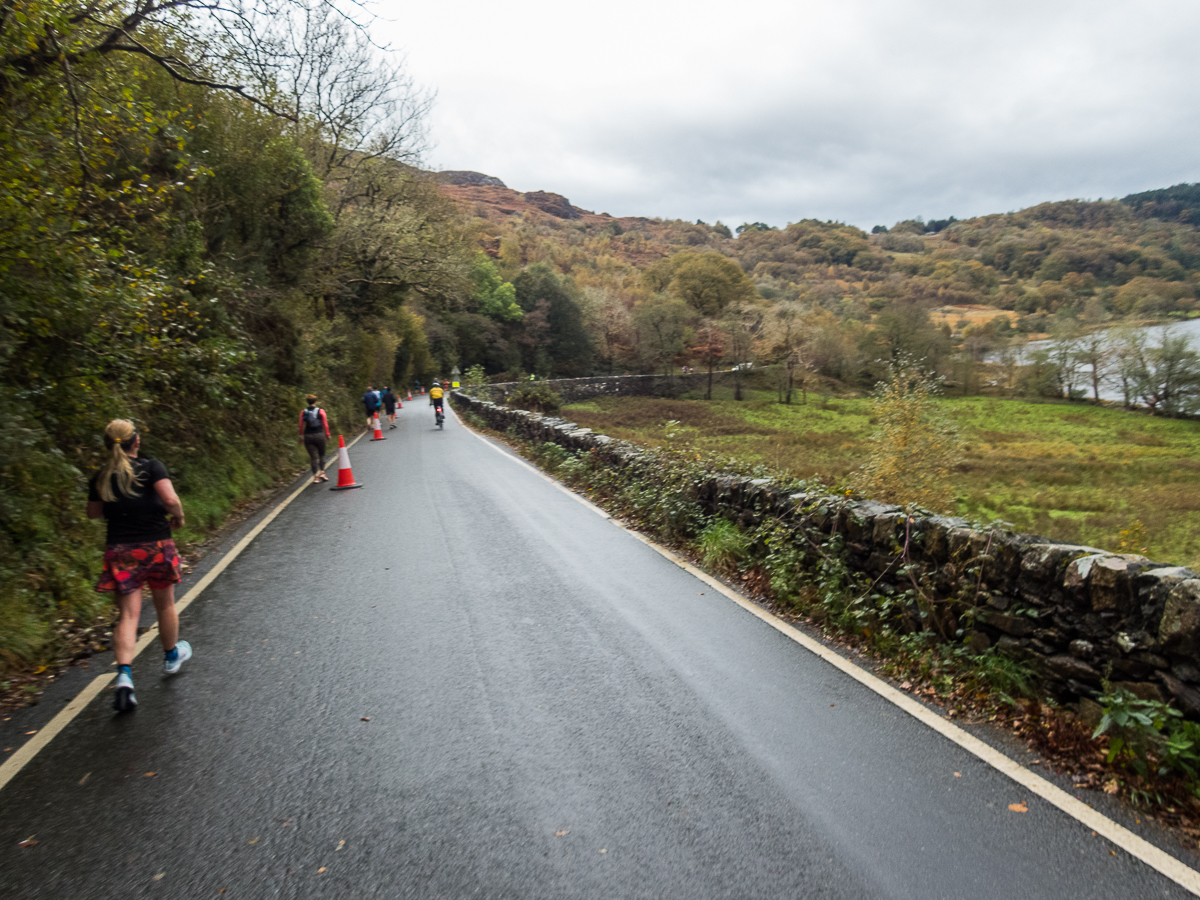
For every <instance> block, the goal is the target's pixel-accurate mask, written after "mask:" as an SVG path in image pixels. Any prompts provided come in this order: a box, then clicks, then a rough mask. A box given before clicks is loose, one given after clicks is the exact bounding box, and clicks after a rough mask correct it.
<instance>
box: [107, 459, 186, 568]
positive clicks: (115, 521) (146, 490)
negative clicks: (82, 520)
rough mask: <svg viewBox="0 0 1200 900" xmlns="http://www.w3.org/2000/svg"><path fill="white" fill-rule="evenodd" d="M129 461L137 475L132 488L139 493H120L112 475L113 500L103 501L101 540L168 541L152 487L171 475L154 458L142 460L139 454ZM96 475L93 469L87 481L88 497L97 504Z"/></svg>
mask: <svg viewBox="0 0 1200 900" xmlns="http://www.w3.org/2000/svg"><path fill="white" fill-rule="evenodd" d="M129 462H130V463H131V464H132V465H133V474H134V475H135V476H140V478H141V484H140V485H136V486H135V488H134V489H135V490H137V491H139V492H140V493H139V494H138V496H136V497H127V496H125V495H123V494H122V493H121V492H120V490H119V489H118V488H117V476H116V475H113V476H112V490H113V493H114V494H115V495H116V497H117V499H116V500H114V501H112V502H111V503H110V502H108V501H107V500H105V501H103V502H104V518H105V519H107V520H108V537H107V538H106V539H105V543H107V544H109V545H110V546H111V545H112V544H144V543H148V542H150V541H169V540H171V526H170V525H169V524H168V523H167V508H166V507H165V506H163V502H162V500H160V499H159V498H158V492H157V491H155V490H154V484H155V482H158V481H162V480H163V479H164V478H170V477H171V475H170V473H169V472H167V467H166V466H165V465H163V464H162V463H161V462H160V461H159V460H157V459H142V458H141V457H140V456H139V457H134V458H133V459H131V460H130V461H129ZM99 475H100V473H99V472H97V473H96V474H95V475H93V476H92V480H91V481H90V482H88V500H90V501H93V502H97V503H99V502H101V500H100V492H99V491H98V490H96V479H97V478H98V477H99Z"/></svg>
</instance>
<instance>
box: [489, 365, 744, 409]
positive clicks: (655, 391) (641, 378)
mask: <svg viewBox="0 0 1200 900" xmlns="http://www.w3.org/2000/svg"><path fill="white" fill-rule="evenodd" d="M734 377H735V376H734V375H733V374H732V373H730V372H714V373H713V386H714V387H717V386H722V385H728V384H732V383H733V379H734ZM743 377H744V376H743ZM531 383H533V382H527V381H512V382H506V383H504V384H485V385H477V386H472V387H470V388H467V389H465V390H466V391H468V392H469V393H470V394H471V395H472V396H475V397H479V398H481V399H485V400H491V401H492V402H493V403H504V402H505V400H507V399H508V397H509V395H510V394H512V393H513V392H514V391H517V390H519V389H521V388H523V387H528V386H529V385H530V384H531ZM536 384H537V385H538V386H542V385H545V386H546V387H549V388H550V389H551V390H552V391H554V392H555V393H556V394H558V395H559V396H560V397H562V398H563V402H564V403H579V402H581V401H584V400H590V399H592V398H593V397H678V396H679V395H680V394H683V393H684V392H686V391H702V390H704V388H705V385H707V384H708V373H707V372H689V373H687V374H679V375H598V376H595V377H592V378H559V379H552V380H550V381H539V382H536Z"/></svg>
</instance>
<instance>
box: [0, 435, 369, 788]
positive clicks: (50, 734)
mask: <svg viewBox="0 0 1200 900" xmlns="http://www.w3.org/2000/svg"><path fill="white" fill-rule="evenodd" d="M364 434H366V432H365V431H364V432H362V433H361V434H359V435H358V437H356V438H354V440H352V441H351V442H350V443H349V444H347V445H346V447H347V448H350V447H353V446H354V445H355V444H357V443H358V441H359V439H360V438H361V437H362V436H363V435H364ZM311 484H312V482H311V481H306V482H304V484H302V485H301V486H300V487H298V488H296V490H294V491H292V493H291V494H289V495H288V496H287V498H285V499H284V500H283V501H282V502H281V503H280V504H279V505H278V506H276V507H275V508H274V509H273V510H271V512H270V513H268V514H267V516H266V517H265V518H264V519H263V520H262V521H261V522H259V523H258V524H257V525H255V526H254V528H252V529H251V530H250V531H249V533H247V534H246V536H245V537H243V538H242V539H241V540H240V541H238V542H237V543H236V544H234V545H233V547H232V548H230V550H229V552H228V553H226V554H225V555H224V556H223V557H221V560H220V561H219V562H218V563H217V564H216V565H215V566H213V567H212V568H211V569H209V570H208V571H207V572H205V573H204V577H203V578H201V579H200V580H199V581H197V582H196V583H195V584H194V585H192V587H191V589H190V590H189V591H188V592H187V593H186V594H184V595H183V596H182V597H181V598H180V599H178V600H176V601H175V610H176V612H180V613H182V612H183V611H184V610H185V609H187V608H188V606H190V605H191V603H192V601H194V600H195V599H196V598H197V597H199V596H200V594H202V593H203V592H204V589H205V588H207V587H208V586H209V585H210V584H212V583H213V582H214V581H215V580H216V578H217V576H218V575H220V574H221V573H222V572H224V571H225V570H226V569H227V568H228V567H229V564H230V563H232V562H233V561H234V560H235V559H237V558H238V557H239V556H240V555H241V553H242V551H243V550H245V549H246V548H247V547H248V546H250V542H251V541H253V540H254V539H255V538H256V537H258V536H259V535H260V534H261V533H262V531H263V529H264V528H266V527H267V526H268V525H270V524H271V523H272V522H273V521H275V517H276V516H278V515H279V514H280V513H281V512H283V510H284V509H286V508H287V506H288V504H290V503H291V502H292V501H293V500H295V499H296V498H297V497H299V496H300V495H301V494H303V493H304V491H305V489H306V488H308V487H309V486H310V485H311ZM156 637H158V626H157V625H153V626H151V627H150V629H149V630H148V631H147V632H146V633H145V634H143V635H142V636H141V638H139V639H138V642H137V645H136V646H135V647H134V649H133V657H134V659H137V657H138V654H139V653H141V652H142V651H143V650H145V649H146V647H148V646H149V645H150V642H151V641H153V640H154V639H155V638H156ZM116 677H117V673H116V672H109V673H107V674H105V675H97V676H96V677H95V678H93V679H92V681H91V682H90V683H89V684H88V686H87V687H85V688H84V689H83V690H82V691H80V692H79V693H78V694H77V695H76V696H75V698H74V699H72V700H71V702H70V703H68V704H67V705H66V706H65V707H63V708H62V710H61V711H60V712H59V713H58V715H56V716H55V717H54V718H53V719H51V720H50V721H49V722H47V723H46V724H45V725H43V726H42V727H41V728H40V729H39V730H38V733H37V735H35V736H34V737H32V738H30V739H29V740H27V741H26V742H25V743H24V744H22V745H21V746H20V747H18V748H17V750H16V752H15V753H13V755H12V756H10V757H9V758H8V759H6V760H5V761H4V762H3V764H0V791H2V790H4V786H5V785H7V784H8V783H9V782H10V781H12V779H13V778H14V777H15V776H16V774H17V773H18V772H20V771H21V770H22V769H23V768H25V766H26V765H27V764H28V763H29V761H30V760H32V759H33V758H34V757H35V756H37V755H38V753H39V752H41V750H42V749H43V748H44V747H45V746H46V745H47V744H49V743H50V742H51V741H52V740H54V738H55V737H56V736H57V735H58V733H59V732H60V731H62V730H63V729H64V728H66V727H67V726H68V725H70V724H71V721H72V720H73V719H74V718H75V717H76V716H77V715H79V714H80V713H81V712H83V710H84V708H85V707H87V705H88V704H89V703H91V702H92V701H93V700H95V699H96V697H97V696H98V695H99V694H100V692H101V691H102V690H104V689H105V688H106V687H108V685H109V683H110V682H111V681H112V680H113V679H114V678H116Z"/></svg>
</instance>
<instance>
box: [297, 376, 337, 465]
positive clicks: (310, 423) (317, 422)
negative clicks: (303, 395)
mask: <svg viewBox="0 0 1200 900" xmlns="http://www.w3.org/2000/svg"><path fill="white" fill-rule="evenodd" d="M329 437H330V435H329V419H328V418H326V416H325V410H323V409H321V408H320V407H318V406H317V395H316V394H309V395H308V408H307V409H302V410H300V440H301V441H302V442H303V443H304V449H306V450H307V451H308V460H309V463H310V464H311V465H312V473H313V484H320V483H321V482H322V481H328V480H329V476H327V475H326V474H325V442H326V441H327V440H329Z"/></svg>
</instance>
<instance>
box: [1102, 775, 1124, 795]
mask: <svg viewBox="0 0 1200 900" xmlns="http://www.w3.org/2000/svg"><path fill="white" fill-rule="evenodd" d="M1119 790H1121V785H1120V784H1118V783H1117V779H1115V778H1110V779H1109V780H1108V781H1107V782H1106V783H1105V785H1104V793H1106V794H1115V793H1116V792H1117V791H1119Z"/></svg>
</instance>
